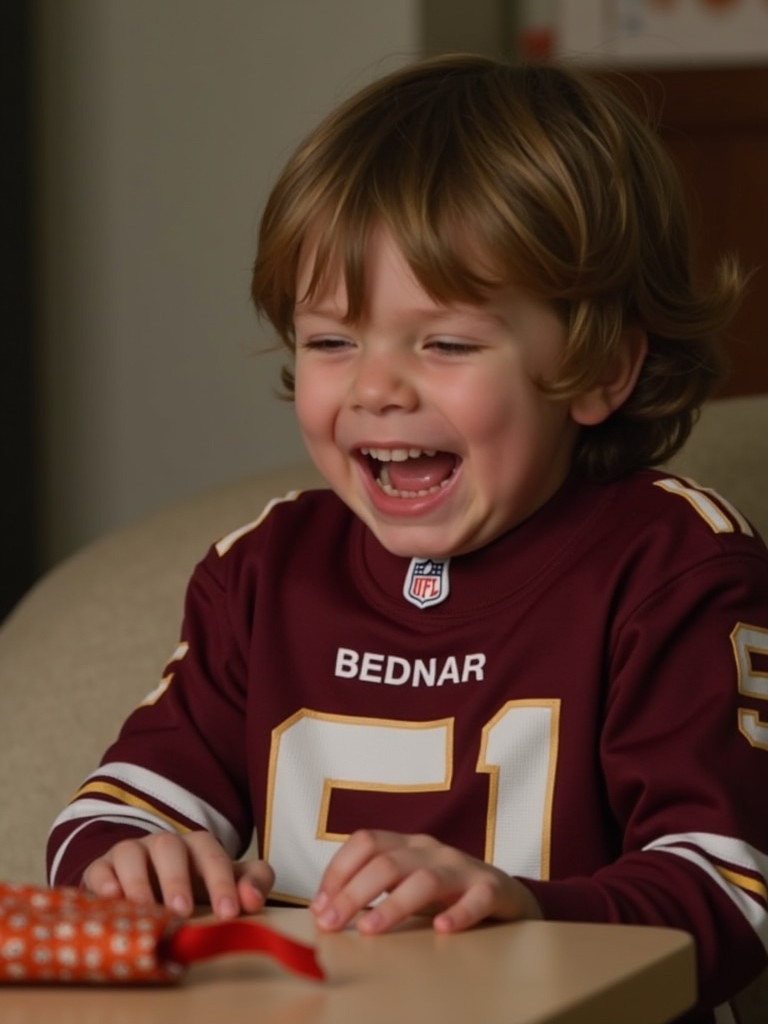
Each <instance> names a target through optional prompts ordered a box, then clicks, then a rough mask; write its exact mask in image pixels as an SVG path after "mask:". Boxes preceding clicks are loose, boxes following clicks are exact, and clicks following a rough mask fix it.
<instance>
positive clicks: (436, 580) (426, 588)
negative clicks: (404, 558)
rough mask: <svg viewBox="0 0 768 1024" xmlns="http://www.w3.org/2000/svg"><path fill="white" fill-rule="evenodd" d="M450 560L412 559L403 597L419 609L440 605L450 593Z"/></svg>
mask: <svg viewBox="0 0 768 1024" xmlns="http://www.w3.org/2000/svg"><path fill="white" fill-rule="evenodd" d="M449 562H450V558H444V559H439V560H438V561H434V560H433V559H431V558H412V559H411V564H410V565H409V566H408V572H407V573H406V575H405V584H404V585H403V596H404V597H405V599H406V601H410V602H411V604H415V605H416V607H417V608H429V607H430V606H431V605H433V604H440V602H441V601H444V600H445V599H446V597H448V594H449V593H450V589H451V587H450V580H449V578H448V563H449Z"/></svg>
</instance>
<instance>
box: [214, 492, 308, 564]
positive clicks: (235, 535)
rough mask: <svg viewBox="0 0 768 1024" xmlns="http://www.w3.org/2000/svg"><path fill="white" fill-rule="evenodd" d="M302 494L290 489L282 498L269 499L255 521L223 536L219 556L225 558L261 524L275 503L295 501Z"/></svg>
mask: <svg viewBox="0 0 768 1024" xmlns="http://www.w3.org/2000/svg"><path fill="white" fill-rule="evenodd" d="M300 494H301V491H288V493H287V494H285V495H283V497H282V498H272V500H271V501H268V502H267V504H266V505H265V506H264V509H263V511H262V513H261V515H260V516H259V517H258V519H254V520H253V522H251V523H246V524H245V526H241V527H239V528H238V529H237V530H233V531H232V532H231V533H228V534H227V535H226V537H222V538H221V540H220V541H218V543H217V544H216V545H215V547H216V553H217V555H218V556H219V558H223V557H224V555H226V553H227V552H228V551H229V550H230V548H232V547H233V546H234V545H235V544H236V543H237V542H238V541H239V540H240V538H241V537H244V536H245V535H246V534H247V533H251V532H252V531H253V530H255V529H256V527H257V526H260V525H261V524H262V523H263V522H264V520H265V519H266V518H267V516H268V515H269V513H270V512H271V511H272V509H273V508H274V507H275V505H280V504H281V503H282V502H284V501H295V500H296V499H297V498H298V496H299V495H300Z"/></svg>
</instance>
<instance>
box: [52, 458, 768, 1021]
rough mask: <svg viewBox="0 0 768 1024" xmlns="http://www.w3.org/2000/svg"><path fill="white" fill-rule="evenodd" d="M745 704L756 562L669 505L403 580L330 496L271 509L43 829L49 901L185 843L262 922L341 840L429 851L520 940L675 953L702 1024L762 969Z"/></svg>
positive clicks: (307, 892)
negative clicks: (631, 932)
mask: <svg viewBox="0 0 768 1024" xmlns="http://www.w3.org/2000/svg"><path fill="white" fill-rule="evenodd" d="M767 702H768V553H767V552H766V548H765V546H764V544H763V542H762V541H761V540H760V538H758V537H757V536H755V534H754V531H753V529H752V527H751V526H750V524H749V523H748V522H747V520H746V519H745V518H744V517H743V516H742V515H741V514H740V513H739V512H738V511H737V510H736V509H734V508H733V507H732V506H731V505H729V504H728V503H727V502H726V501H724V500H723V499H722V498H721V497H720V496H718V495H717V494H715V493H713V492H711V491H708V490H706V489H704V488H700V487H698V486H696V485H695V484H692V483H691V482H689V481H685V480H682V479H680V478H677V477H672V476H665V475H664V474H663V473H660V472H657V471H652V470H647V471H641V472H638V473H635V474H632V475H629V476H627V477H625V478H623V479H620V480H618V481H616V482H612V483H607V484H593V483H587V482H584V481H582V480H579V479H577V478H572V479H570V480H568V481H567V482H566V483H565V484H564V486H563V487H562V488H561V489H560V491H559V492H558V493H557V494H556V495H555V496H554V497H553V498H552V499H551V500H550V501H549V502H548V503H547V504H546V505H545V506H544V507H543V508H541V509H540V510H539V511H538V512H537V513H536V514H535V515H533V516H532V517H531V518H530V519H528V520H527V521H525V522H523V523H522V524H520V525H519V526H517V527H516V528H515V529H513V530H511V531H509V532H507V533H506V534H504V535H503V536H501V537H499V538H498V539H497V540H495V541H494V542H493V543H491V544H489V545H487V546H486V547H484V548H482V549H480V550H478V551H474V552H471V553H469V554H466V555H462V556H460V557H455V558H452V559H449V560H448V561H447V562H445V563H430V562H428V561H427V562H422V563H420V564H418V565H415V564H412V562H411V561H410V560H409V559H407V558H402V557H400V556H396V555H393V554H391V553H389V552H388V551H387V550H386V549H384V548H383V547H382V546H381V545H380V544H379V543H378V541H377V540H376V539H375V537H374V536H373V535H372V534H371V532H370V531H369V530H368V529H367V528H366V527H365V526H364V524H363V523H362V522H361V521H360V520H359V519H357V517H355V516H354V515H353V514H352V513H351V512H350V511H349V510H348V509H347V508H346V506H345V505H343V503H342V502H341V501H340V500H339V499H338V498H337V497H336V496H335V495H334V494H333V493H332V492H330V491H310V492H306V493H302V494H300V495H295V494H294V495H290V496H288V497H287V498H285V499H282V500H276V501H274V502H272V503H270V505H269V506H268V507H267V509H266V510H265V512H264V513H263V514H262V516H261V517H260V518H259V519H258V520H256V521H255V522H254V523H251V524H248V525H247V526H245V527H243V528H242V529H240V530H238V531H236V532H235V533H233V534H231V535H229V536H227V537H225V538H223V539H222V540H220V541H219V542H218V543H217V544H215V545H214V546H213V547H212V548H211V550H210V552H209V553H208V554H207V556H206V557H205V558H204V559H203V561H202V562H201V563H200V564H199V566H198V567H197V568H196V570H195V572H194V575H193V577H192V579H191V581H190V584H189V588H188V594H187V599H186V606H185V618H184V624H183V630H182V635H181V642H180V644H179V646H178V648H177V650H176V651H175V652H174V654H173V657H172V658H171V660H170V662H169V664H168V667H167V669H166V672H165V675H164V676H163V678H162V681H161V683H160V685H159V686H158V687H157V688H156V689H155V690H153V691H152V692H151V693H149V694H148V696H147V697H146V699H145V700H144V701H143V703H142V704H141V705H140V706H139V707H138V708H137V709H136V710H135V712H134V713H133V714H132V715H131V716H130V717H129V719H128V720H127V722H126V723H125V725H124V726H123V729H122V731H121V732H120V734H119V737H118V738H117V740H116V741H115V743H114V745H113V746H112V747H111V748H110V749H109V750H108V751H107V753H106V755H105V757H104V759H103V762H102V764H101V766H100V767H99V768H98V769H97V770H96V771H95V772H94V773H93V774H92V775H91V776H90V777H89V778H88V779H86V780H85V782H84V783H83V785H82V787H81V788H80V790H79V791H78V793H77V794H76V796H75V797H74V799H73V801H72V802H71V803H70V804H69V806H68V807H67V808H66V809H65V810H64V811H63V812H62V814H61V815H60V816H59V818H58V819H57V821H56V823H55V825H54V828H53V831H52V834H51V839H50V843H49V870H50V878H51V881H52V882H54V883H57V884H77V883H78V882H79V881H80V877H81V874H82V872H83V870H84V869H85V867H86V866H87V865H88V864H89V863H90V862H91V861H92V860H93V859H94V858H95V857H97V856H99V855H101V854H103V853H104V852H106V850H107V849H108V848H109V847H111V846H112V845H113V844H114V843H115V842H116V841H117V840H119V839H121V838H126V837H129V836H135V835H137V834H142V833H147V832H152V831H159V830H168V829H173V830H176V831H179V832H184V831H187V830H198V829H207V830H209V831H211V832H212V833H213V834H214V835H216V836H217V837H218V839H219V840H220V841H221V843H222V844H223V845H224V847H225V848H226V850H227V851H228V852H229V853H230V854H231V855H232V856H233V857H237V856H239V855H242V854H243V853H244V851H245V850H246V848H247V847H248V846H249V844H250V843H251V842H252V838H253V837H254V836H255V843H256V846H257V850H258V855H259V856H261V857H263V858H265V859H266V860H267V861H269V862H270V864H271V865H272V867H273V868H274V870H275V874H276V881H275V887H274V892H273V898H274V899H276V900H280V901H283V902H289V903H306V902H307V901H309V900H310V899H311V897H312V896H313V894H314V892H315V890H316V888H317V885H318V882H319V880H320V878H321V876H322V873H323V871H324V869H325V867H326V865H327V864H328V861H329V860H330V858H331V856H332V855H333V853H334V852H335V851H336V850H337V849H338V847H339V845H340V844H341V843H343V841H344V839H345V838H346V837H347V836H348V835H349V834H350V833H352V832H353V831H355V830H356V829H361V828H377V829H391V830H396V831H399V832H403V833H428V834H430V835H432V836H435V837H436V838H438V839H439V840H441V841H443V842H445V843H448V844H450V845H452V846H455V847H459V848H461V849H462V850H464V851H466V852H467V853H469V854H471V855H473V856H475V857H478V858H482V859H484V860H486V861H488V862H490V863H493V864H494V865H496V866H497V867H499V868H501V869H502V870H504V871H506V872H508V873H510V874H512V875H515V876H518V877H520V878H522V879H523V880H524V882H525V884H526V885H528V886H529V887H530V888H531V890H532V891H533V893H534V895H535V897H536V899H537V900H538V902H539V904H540V906H541V908H542V911H543V913H544V916H545V917H546V918H550V919H560V920H581V921H604V922H627V923H647V924H653V925H669V926H675V927H681V928H684V929H686V930H687V931H690V932H692V933H693V934H694V936H695V938H696V943H697V953H698V959H699V979H700V988H701V997H702V1006H703V1007H714V1006H715V1005H717V1004H718V1003H721V1002H723V1001H725V1000H726V999H727V998H728V997H729V996H730V995H731V994H732V993H734V992H736V991H737V990H739V989H740V988H742V987H743V986H744V985H745V984H746V983H747V982H748V981H749V980H750V979H751V978H752V977H753V976H755V975H756V974H757V973H758V972H759V971H760V970H761V968H762V967H763V965H764V964H765V961H766V946H767V945H768V916H767V915H766V910H767V908H768V892H767V890H766V877H767V876H768V814H766V792H768V703H767ZM690 1019H691V1020H697V1021H711V1020H714V1019H715V1018H714V1017H713V1016H711V1015H710V1013H709V1012H708V1011H705V1010H702V1013H701V1014H699V1015H698V1016H692V1017H691V1018H690ZM718 1019H727V1018H718Z"/></svg>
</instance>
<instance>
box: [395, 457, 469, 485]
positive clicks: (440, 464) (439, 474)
mask: <svg viewBox="0 0 768 1024" xmlns="http://www.w3.org/2000/svg"><path fill="white" fill-rule="evenodd" d="M455 464H456V456H455V455H451V454H450V452H437V453H436V454H435V455H419V456H418V457H417V458H415V459H406V460H405V462H388V463H387V470H388V471H389V482H390V484H391V485H392V487H394V488H395V490H398V491H428V490H429V488H430V487H438V486H439V485H440V484H441V483H442V482H443V481H444V480H447V479H448V477H449V476H450V475H451V473H452V472H453V467H454V466H455Z"/></svg>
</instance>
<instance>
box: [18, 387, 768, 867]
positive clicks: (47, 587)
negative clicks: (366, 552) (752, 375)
mask: <svg viewBox="0 0 768 1024" xmlns="http://www.w3.org/2000/svg"><path fill="white" fill-rule="evenodd" d="M674 469H675V471H676V472H679V473H682V474H684V475H688V476H691V477H693V478H694V479H696V480H697V481H698V482H699V483H701V484H706V485H709V486H712V487H714V488H715V489H716V490H719V491H721V492H722V493H724V494H725V495H726V496H727V497H728V498H729V499H730V500H731V501H732V502H733V503H734V504H736V505H737V506H739V507H740V508H741V510H742V511H743V512H744V513H745V514H746V515H747V516H748V517H749V518H751V520H752V521H753V523H754V524H755V525H756V526H757V527H758V529H760V530H761V532H762V533H763V534H764V535H765V536H766V537H768V395H766V396H760V397H757V398H743V399H727V400H721V401H718V402H714V403H712V404H711V405H710V406H709V407H708V408H707V409H706V410H705V413H704V415H703V416H702V419H701V422H700V424H699V425H698V426H697V428H696V431H695V433H694V435H693V437H692V438H691V441H690V442H689V444H688V445H687V446H686V449H685V451H684V452H683V453H681V455H680V456H678V457H677V458H676V459H675V460H674ZM317 483H318V477H317V475H316V473H315V472H314V470H312V469H310V468H309V467H307V466H303V467H296V468H294V469H286V470H283V471H279V472H269V473H264V474H263V475H261V476H259V477H258V478H254V479H252V480H248V481H246V482H243V483H238V484H234V485H231V486H229V487H224V488H221V489H218V490H216V491H213V492H211V493H208V494H204V495H202V496H199V497H196V498H194V499H191V500H188V501H185V502H182V503H180V504H177V505H175V506H173V507H171V508H168V509H164V510H162V511H160V512H158V513H156V514H154V515H152V516H149V517H148V518H146V519H143V520H141V521H140V522H137V523H135V524H134V525H133V526H130V527H128V528H127V529H124V530H121V531H119V532H117V533H115V534H112V535H110V536H107V537H105V538H103V539H101V540H99V541H96V542H95V543H93V544H91V545H90V546H89V547H87V548H86V549H84V550H83V551H82V552H80V553H79V554H77V555H75V556H74V557H72V558H70V559H69V560H68V561H66V562H64V563H63V564H61V565H60V566H58V567H57V568H55V569H54V570H53V571H52V572H50V573H49V574H48V575H47V576H46V577H45V578H43V579H42V580H41V581H40V582H39V583H38V584H37V585H36V586H35V587H34V588H33V589H32V591H31V592H30V593H29V594H28V595H27V596H26V597H25V599H24V600H23V601H22V602H21V604H20V605H19V606H18V607H17V608H16V609H15V611H14V612H13V613H12V614H11V616H10V617H9V618H8V619H7V620H6V622H5V623H4V624H3V626H2V627H1V628H0V786H1V787H2V789H1V795H0V823H2V827H1V829H0V880H5V881H31V882H40V881H42V880H43V878H44V868H43V858H44V849H45V840H46V834H47V830H48V827H49V825H50V823H51V821H52V819H53V818H54V816H55V814H56V813H57V811H58V810H59V809H60V807H61V806H62V804H63V803H64V802H65V801H66V799H67V798H68V796H69V794H70V792H71V791H72V790H73V789H74V788H75V787H76V786H77V785H78V783H79V782H80V781H81V779H82V778H83V777H84V776H85V775H86V774H87V773H88V772H89V771H90V770H91V769H92V768H93V767H94V766H95V765H96V763H97V761H98V758H99V757H100V755H101V753H102V752H103V750H104V749H105V747H106V746H107V744H108V743H109V742H110V741H111V740H112V738H113V737H114V735H115V732H116V730H117V728H118V726H119V725H120V723H121V721H122V720H123V718H124V717H125V715H126V714H127V713H128V712H129V711H130V710H131V709H132V708H133V707H134V706H135V704H136V703H137V702H138V701H139V700H140V699H141V698H142V697H143V696H144V695H145V694H146V693H147V692H149V690H150V689H152V688H153V687H154V686H155V685H156V683H157V680H158V674H159V672H160V670H161V669H162V667H163V665H164V663H165V661H166V659H167V658H168V657H169V656H170V654H171V652H172V651H173V648H174V646H175V643H176V639H177V632H178V627H179V623H180V618H181V609H182V599H183V593H184V587H185V583H186V581H187V579H188V577H189V574H190V572H191V570H192V568H193V566H194V564H195V562H196V561H197V560H198V559H199V558H200V557H202V555H203V554H204V552H205V551H206V549H207V547H208V545H209V543H210V542H212V541H213V540H215V539H217V538H218V537H220V536H222V535H223V534H225V533H227V532H229V531H230V530H231V529H233V528H234V527H236V526H239V525H241V524H242V523H246V522H249V521H250V520H252V519H254V518H255V517H256V516H257V515H258V514H259V512H260V511H261V509H262V508H263V506H264V505H265V504H266V502H267V500H268V499H269V498H271V497H274V496H276V495H280V494H284V493H285V492H286V491H288V490H290V489H292V488H295V487H299V488H301V487H305V486H312V485H316V484H317Z"/></svg>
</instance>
